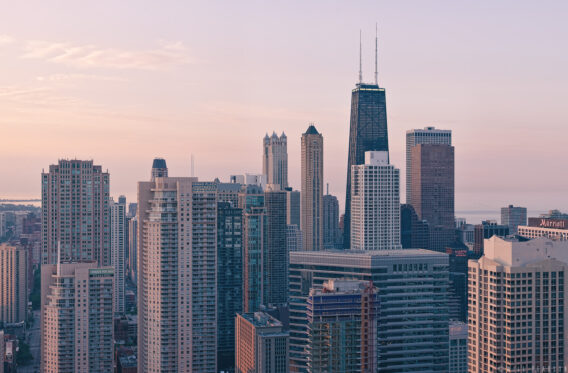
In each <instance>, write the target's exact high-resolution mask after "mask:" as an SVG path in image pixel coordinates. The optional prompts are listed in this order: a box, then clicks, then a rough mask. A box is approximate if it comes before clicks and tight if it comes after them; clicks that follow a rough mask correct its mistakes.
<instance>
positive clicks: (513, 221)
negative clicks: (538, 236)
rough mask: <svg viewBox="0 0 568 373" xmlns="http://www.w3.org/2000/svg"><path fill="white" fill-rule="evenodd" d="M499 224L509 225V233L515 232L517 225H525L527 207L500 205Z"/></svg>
mask: <svg viewBox="0 0 568 373" xmlns="http://www.w3.org/2000/svg"><path fill="white" fill-rule="evenodd" d="M501 225H507V226H508V227H509V234H517V227H518V226H519V225H527V208H526V207H519V206H513V205H509V206H507V207H501Z"/></svg>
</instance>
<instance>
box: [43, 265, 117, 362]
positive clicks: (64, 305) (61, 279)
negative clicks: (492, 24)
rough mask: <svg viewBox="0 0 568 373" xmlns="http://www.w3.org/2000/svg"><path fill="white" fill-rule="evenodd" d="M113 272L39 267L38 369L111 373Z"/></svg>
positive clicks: (83, 267) (81, 267)
mask: <svg viewBox="0 0 568 373" xmlns="http://www.w3.org/2000/svg"><path fill="white" fill-rule="evenodd" d="M113 272H114V271H113V268H112V267H98V266H97V263H95V262H91V263H63V264H60V265H55V264H44V265H42V267H41V327H40V328H41V371H42V372H43V373H74V372H97V373H98V372H101V373H103V372H104V373H106V372H108V373H111V372H112V371H113V365H114V364H113V347H114V346H113V305H112V303H113Z"/></svg>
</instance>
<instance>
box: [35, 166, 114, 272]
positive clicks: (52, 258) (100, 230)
mask: <svg viewBox="0 0 568 373" xmlns="http://www.w3.org/2000/svg"><path fill="white" fill-rule="evenodd" d="M109 178H110V176H109V174H108V172H103V171H102V167H101V166H95V165H93V161H80V160H76V159H74V160H64V159H61V160H59V163H58V164H56V165H51V166H49V172H42V174H41V180H42V183H41V196H42V197H41V198H42V203H41V208H42V219H41V224H42V229H41V237H42V253H41V263H42V264H55V263H56V261H57V244H58V242H60V243H61V259H62V260H64V261H88V260H95V261H97V262H98V263H99V265H104V266H107V265H110V264H111V253H110V197H109Z"/></svg>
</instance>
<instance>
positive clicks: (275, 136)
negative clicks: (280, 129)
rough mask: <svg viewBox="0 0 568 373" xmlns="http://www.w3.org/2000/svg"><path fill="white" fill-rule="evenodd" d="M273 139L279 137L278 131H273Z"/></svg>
mask: <svg viewBox="0 0 568 373" xmlns="http://www.w3.org/2000/svg"><path fill="white" fill-rule="evenodd" d="M271 137H272V138H273V139H277V138H278V135H277V134H276V131H272V136H271Z"/></svg>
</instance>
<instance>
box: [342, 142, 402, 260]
mask: <svg viewBox="0 0 568 373" xmlns="http://www.w3.org/2000/svg"><path fill="white" fill-rule="evenodd" d="M388 158H389V155H388V152H386V151H385V152H375V151H372V152H371V151H369V152H366V153H365V164H362V165H355V166H353V168H352V171H353V172H352V174H351V176H352V177H351V248H352V249H354V250H395V249H400V248H401V245H400V191H399V182H400V181H399V180H400V179H399V170H398V169H397V168H395V167H394V166H393V165H391V164H389V161H388Z"/></svg>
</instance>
